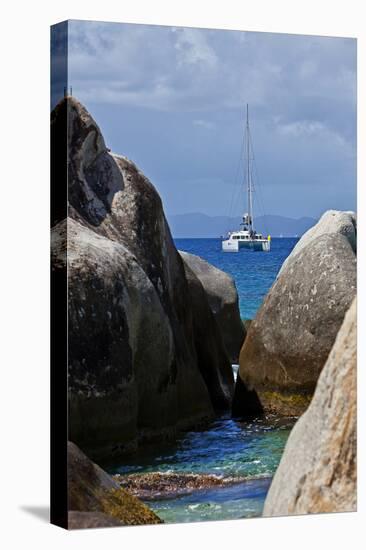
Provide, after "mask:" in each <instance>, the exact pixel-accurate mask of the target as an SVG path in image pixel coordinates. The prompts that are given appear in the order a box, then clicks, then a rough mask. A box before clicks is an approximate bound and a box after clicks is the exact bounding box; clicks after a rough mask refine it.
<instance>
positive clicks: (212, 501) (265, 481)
mask: <svg viewBox="0 0 366 550" xmlns="http://www.w3.org/2000/svg"><path fill="white" fill-rule="evenodd" d="M293 421H294V420H293V419H292V418H281V419H279V418H275V417H268V418H266V419H259V418H258V419H256V420H253V421H251V422H240V421H236V420H233V419H232V418H230V417H229V416H222V417H220V418H218V419H216V420H215V421H214V422H212V424H211V425H210V426H209V427H208V428H207V429H206V430H200V431H191V432H186V433H183V434H181V436H180V437H179V438H178V439H177V440H176V441H174V442H171V443H166V444H164V445H159V446H156V445H155V446H150V447H147V448H146V447H145V448H144V449H143V450H142V451H141V450H140V451H139V452H138V453H137V454H135V455H134V456H133V457H126V458H125V459H124V460H123V461H122V460H119V461H118V462H117V463H114V464H113V463H112V464H111V463H109V464H108V465H107V466H105V467H106V469H107V470H108V471H109V472H110V473H112V474H116V473H119V474H127V473H145V472H169V473H171V472H173V473H184V472H186V473H201V474H215V475H219V476H223V477H230V478H241V480H242V478H243V477H244V478H246V480H245V481H241V482H240V483H237V484H234V485H230V486H224V487H214V488H209V489H204V490H202V489H201V490H196V491H194V492H192V493H191V494H189V495H184V496H180V497H179V496H178V497H174V498H159V499H156V500H149V501H146V502H147V504H148V505H149V506H150V507H151V508H152V509H153V510H154V511H155V512H156V513H157V514H158V516H159V517H161V518H162V519H163V520H164V521H165V522H167V523H176V522H191V521H204V520H219V519H239V518H245V517H253V516H259V515H260V514H261V512H262V508H263V503H264V499H265V496H266V494H267V491H268V488H269V484H270V481H271V477H272V475H273V473H274V472H275V470H276V468H277V465H278V463H279V461H280V458H281V455H282V451H283V448H284V445H285V443H286V440H287V437H288V435H289V433H290V430H291V427H292V425H293Z"/></svg>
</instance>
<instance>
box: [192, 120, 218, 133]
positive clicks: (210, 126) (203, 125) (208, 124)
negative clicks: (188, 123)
mask: <svg viewBox="0 0 366 550" xmlns="http://www.w3.org/2000/svg"><path fill="white" fill-rule="evenodd" d="M193 125H194V126H200V127H201V128H205V129H206V130H212V129H213V128H214V127H215V125H214V123H213V122H210V121H209V120H202V119H195V120H194V121H193Z"/></svg>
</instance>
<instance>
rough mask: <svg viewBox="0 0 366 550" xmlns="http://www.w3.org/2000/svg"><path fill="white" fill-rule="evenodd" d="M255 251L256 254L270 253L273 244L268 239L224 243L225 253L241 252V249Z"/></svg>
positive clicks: (231, 240)
mask: <svg viewBox="0 0 366 550" xmlns="http://www.w3.org/2000/svg"><path fill="white" fill-rule="evenodd" d="M243 248H244V249H247V250H253V251H255V252H269V251H270V250H271V243H270V241H268V240H267V239H263V240H262V239H261V240H259V239H258V240H251V241H249V240H247V241H241V240H239V239H237V240H234V239H226V240H225V241H222V251H223V252H239V250H241V249H243Z"/></svg>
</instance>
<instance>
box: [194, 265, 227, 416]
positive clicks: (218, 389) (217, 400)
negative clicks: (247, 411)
mask: <svg viewBox="0 0 366 550" xmlns="http://www.w3.org/2000/svg"><path fill="white" fill-rule="evenodd" d="M184 266H185V275H186V279H187V282H188V288H189V295H190V298H191V302H192V310H193V331H194V342H195V347H196V352H197V360H198V365H199V369H200V371H201V373H202V376H203V379H204V381H205V383H206V386H207V388H208V390H209V392H210V396H211V399H212V403H213V406H214V408H215V410H217V411H219V410H225V409H227V408H228V407H229V406H230V405H231V402H232V398H233V394H234V375H233V369H232V366H231V361H230V360H229V358H228V355H227V353H226V349H225V344H224V341H223V336H222V333H221V331H220V328H219V326H218V324H217V323H216V320H215V317H214V314H213V313H212V310H211V308H210V305H209V302H208V298H207V294H206V292H205V290H204V287H203V285H202V283H201V281H200V280H199V279H198V277H197V276H196V275H195V273H194V272H193V271H192V270H191V269H190V267H189V266H188V264H187V263H185V264H184Z"/></svg>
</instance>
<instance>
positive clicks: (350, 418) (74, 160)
mask: <svg viewBox="0 0 366 550" xmlns="http://www.w3.org/2000/svg"><path fill="white" fill-rule="evenodd" d="M65 119H67V122H68V126H69V133H70V135H69V190H68V191H69V210H68V218H67V220H62V221H60V222H59V223H58V224H57V225H56V226H55V227H53V229H52V269H53V270H55V271H56V272H57V271H58V270H60V271H64V270H66V269H67V273H68V299H69V342H68V344H69V348H68V349H69V368H68V388H69V414H70V421H69V438H70V440H71V441H72V443H71V442H70V443H69V480H68V483H69V510H70V526H73V527H77V526H79V527H82V526H85V527H86V526H88V527H90V526H92V525H93V524H94V526H101V525H103V523H104V524H105V525H115V524H124V525H137V524H144V523H161V520H160V518H159V517H158V516H157V515H156V514H155V513H154V512H153V511H152V510H150V509H149V508H148V507H147V506H146V505H145V504H143V503H142V502H141V501H140V500H139V499H140V498H142V499H144V500H149V499H150V500H152V499H156V498H166V497H172V498H174V497H176V496H181V495H187V494H189V493H190V492H194V491H200V490H203V489H208V488H210V487H227V486H230V485H234V484H236V483H243V482H244V481H245V480H246V479H245V478H239V477H238V478H234V477H227V478H225V477H220V476H214V475H209V474H186V473H161V472H152V473H144V474H129V475H123V476H115V477H114V479H112V478H111V477H110V476H109V475H108V474H107V473H106V472H104V471H103V470H102V469H101V468H99V466H97V465H96V464H95V463H93V462H92V461H91V459H93V460H99V459H100V460H102V459H105V458H111V457H112V456H118V455H123V454H126V453H133V452H135V451H136V450H137V448H140V447H144V445H145V444H146V443H149V442H150V443H151V442H152V441H154V440H160V441H161V440H164V439H174V438H175V437H176V436H177V434H178V432H179V431H181V430H188V429H192V428H194V427H197V426H203V425H205V423H207V422H209V421H210V420H212V419H213V418H215V415H217V413H218V412H220V411H226V413H228V414H230V413H231V414H232V415H233V417H235V418H238V419H240V420H241V421H243V420H248V419H250V418H253V417H258V416H260V415H268V414H275V415H278V416H297V417H298V416H300V420H299V421H298V423H297V424H296V426H295V428H294V430H293V433H292V435H291V436H290V439H289V442H288V445H287V447H286V451H285V453H284V455H283V460H282V461H281V465H280V467H279V469H278V471H277V474H276V476H275V478H274V481H273V484H272V486H271V489H270V493H269V496H268V500H267V502H266V505H265V515H278V514H290V513H307V512H317V511H318V512H319V511H342V510H354V509H355V506H356V500H355V499H356V430H355V425H356V390H355V371H356V351H355V350H356V332H355V330H356V305H355V301H354V299H355V295H356V282H357V281H356V279H357V273H356V234H357V224H356V217H355V214H354V213H352V212H339V211H328V212H326V213H325V214H324V215H323V216H322V218H321V219H320V220H319V222H318V223H317V224H316V225H315V226H314V227H313V228H312V229H310V230H309V231H308V232H307V233H306V234H305V235H304V236H303V237H302V238H301V239H300V241H299V242H298V244H297V245H296V246H295V248H294V249H293V251H292V253H291V254H290V255H289V257H288V258H287V260H286V261H285V262H284V264H283V266H282V268H281V270H280V272H279V274H278V276H277V279H276V280H275V281H274V283H273V285H272V287H271V289H270V291H269V292H268V294H267V296H266V298H265V300H264V302H263V304H262V306H261V308H260V309H259V311H258V313H257V315H256V317H255V318H254V319H253V320H251V321H250V322H246V323H245V324H243V322H242V320H241V319H240V312H239V306H238V294H237V290H236V287H235V282H234V281H233V279H232V278H231V277H229V276H228V275H227V274H226V273H224V272H222V271H220V270H219V269H217V268H215V267H214V266H212V265H210V264H209V263H207V262H206V261H204V260H203V259H201V258H200V257H198V256H194V255H192V254H188V253H185V252H183V251H181V252H180V251H178V250H177V249H176V247H175V244H174V241H173V238H172V236H171V233H170V229H169V226H168V223H167V221H166V218H165V214H164V210H163V205H162V201H161V199H160V196H159V194H158V193H157V191H156V189H155V188H154V186H153V185H152V183H151V182H150V181H149V180H148V179H147V178H146V177H145V176H144V174H143V173H142V172H141V171H140V170H139V169H138V167H137V166H136V165H135V164H134V163H133V162H131V161H130V160H129V159H127V158H126V157H123V156H120V155H117V154H114V153H111V152H110V150H109V149H108V148H107V147H106V145H105V142H104V138H103V136H102V134H101V131H100V129H99V127H98V125H97V124H96V122H95V121H94V119H93V118H92V116H91V115H90V114H89V113H88V112H87V110H86V109H85V107H84V106H82V105H81V104H80V103H79V102H78V101H77V100H76V99H75V98H70V97H68V98H65V99H64V100H63V101H62V102H61V103H60V104H59V105H58V106H57V107H56V108H55V109H54V111H53V113H52V125H53V131H55V132H57V131H58V129H59V128H63V127H64V126H65ZM56 168H57V167H56ZM66 250H67V255H66V254H65V251H66ZM347 312H348V313H347ZM237 361H238V362H239V367H238V373H237V376H236V380H234V376H233V369H232V363H237ZM329 410H332V416H330V415H329ZM301 415H302V416H301ZM314 430H315V431H316V433H314ZM309 434H313V436H312V438H311V440H309ZM319 449H320V450H321V451H322V452H321V453H320V452H319ZM84 452H85V453H86V455H87V456H86V455H85V454H84ZM88 457H90V458H88ZM335 457H336V458H335ZM337 457H339V458H337ZM287 474H288V475H287ZM319 480H321V483H320V482H319Z"/></svg>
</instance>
